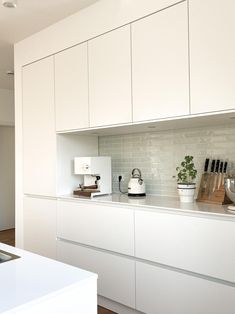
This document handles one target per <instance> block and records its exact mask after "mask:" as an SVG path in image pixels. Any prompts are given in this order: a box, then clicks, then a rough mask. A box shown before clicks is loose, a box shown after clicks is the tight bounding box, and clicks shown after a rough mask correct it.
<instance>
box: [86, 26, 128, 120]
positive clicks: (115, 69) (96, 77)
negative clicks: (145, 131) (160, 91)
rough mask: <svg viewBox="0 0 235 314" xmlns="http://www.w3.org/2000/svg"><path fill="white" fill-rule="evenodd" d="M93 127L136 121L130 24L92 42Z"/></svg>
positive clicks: (90, 77) (90, 56)
mask: <svg viewBox="0 0 235 314" xmlns="http://www.w3.org/2000/svg"><path fill="white" fill-rule="evenodd" d="M88 56H89V104H90V126H102V125H111V124H119V123H127V122H131V120H132V107H131V47H130V25H127V26H124V27H121V28H119V29H116V30H114V31H111V32H109V33H107V34H104V35H101V36H99V37H97V38H95V39H92V40H90V41H89V42H88Z"/></svg>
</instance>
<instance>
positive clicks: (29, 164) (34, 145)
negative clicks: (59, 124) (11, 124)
mask: <svg viewBox="0 0 235 314" xmlns="http://www.w3.org/2000/svg"><path fill="white" fill-rule="evenodd" d="M22 72H23V73H22V76H23V183H24V193H27V194H35V195H46V196H55V195H56V134H55V106H54V61H53V57H48V58H45V59H42V60H40V61H37V62H35V63H32V64H30V65H27V66H25V67H24V68H23V69H22Z"/></svg>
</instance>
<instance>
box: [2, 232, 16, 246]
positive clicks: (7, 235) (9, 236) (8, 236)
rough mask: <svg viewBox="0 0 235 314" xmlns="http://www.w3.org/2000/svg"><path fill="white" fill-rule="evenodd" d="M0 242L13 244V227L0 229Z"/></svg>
mask: <svg viewBox="0 0 235 314" xmlns="http://www.w3.org/2000/svg"><path fill="white" fill-rule="evenodd" d="M0 242H2V243H5V244H8V245H11V246H15V229H9V230H4V231H0Z"/></svg>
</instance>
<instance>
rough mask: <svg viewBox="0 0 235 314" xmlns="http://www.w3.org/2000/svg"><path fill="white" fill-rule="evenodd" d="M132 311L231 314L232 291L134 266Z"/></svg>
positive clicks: (139, 264)
mask: <svg viewBox="0 0 235 314" xmlns="http://www.w3.org/2000/svg"><path fill="white" fill-rule="evenodd" d="M136 309H137V310H139V311H142V312H144V313H147V314H156V313H159V314H222V313H224V314H225V313H226V314H234V309H235V288H234V287H231V286H225V285H223V284H220V283H216V282H212V281H208V280H204V279H202V278H198V277H192V276H189V275H187V274H183V273H179V272H175V271H171V270H168V269H163V268H159V267H156V266H152V265H148V264H145V263H142V262H137V264H136Z"/></svg>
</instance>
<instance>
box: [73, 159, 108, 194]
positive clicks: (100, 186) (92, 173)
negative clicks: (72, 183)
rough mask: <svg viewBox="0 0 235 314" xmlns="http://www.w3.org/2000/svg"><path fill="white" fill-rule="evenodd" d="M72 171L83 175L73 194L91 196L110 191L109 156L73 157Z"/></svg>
mask: <svg viewBox="0 0 235 314" xmlns="http://www.w3.org/2000/svg"><path fill="white" fill-rule="evenodd" d="M74 173H75V174H76V175H80V176H82V177H83V184H79V187H78V188H77V189H76V190H74V192H73V193H74V194H75V195H78V196H85V197H90V198H92V197H94V196H98V195H105V194H111V193H112V171H111V157H107V156H97V157H75V158H74Z"/></svg>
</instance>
